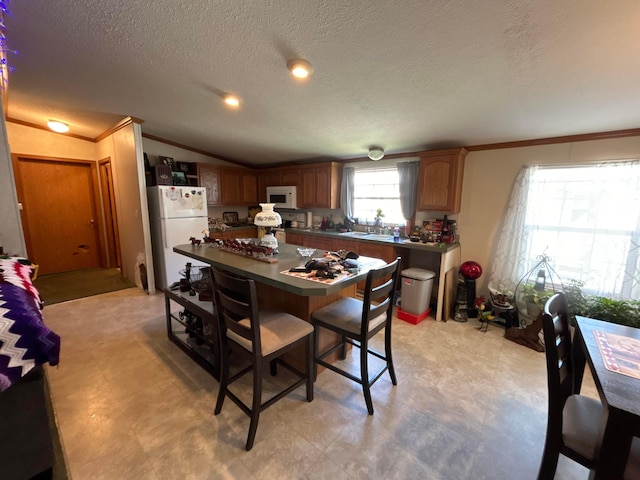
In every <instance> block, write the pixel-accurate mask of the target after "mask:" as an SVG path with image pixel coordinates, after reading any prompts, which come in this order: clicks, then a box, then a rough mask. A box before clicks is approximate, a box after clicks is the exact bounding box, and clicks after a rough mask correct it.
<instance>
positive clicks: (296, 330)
mask: <svg viewBox="0 0 640 480" xmlns="http://www.w3.org/2000/svg"><path fill="white" fill-rule="evenodd" d="M258 315H259V317H260V343H261V347H262V356H263V357H266V356H267V355H270V354H271V353H273V352H275V351H277V350H280V349H281V348H282V347H285V346H286V345H289V344H291V343H293V342H295V341H297V340H299V339H301V338H303V337H305V336H307V335H309V334H311V333H313V327H312V326H311V324H310V323H309V322H305V321H304V320H302V319H300V318H298V317H296V316H295V315H291V314H289V313H285V312H277V311H273V310H264V311H261V312H260V313H259V314H258ZM238 323H240V324H241V325H244V326H245V327H247V328H249V327H250V322H249V319H248V318H245V319H243V320H240V322H238ZM227 337H228V338H229V339H231V340H233V341H234V342H236V343H237V344H239V345H241V346H242V347H243V348H245V349H246V350H248V351H252V350H251V342H250V341H249V340H247V339H246V338H243V337H241V336H239V335H238V334H236V333H234V332H232V331H231V330H227Z"/></svg>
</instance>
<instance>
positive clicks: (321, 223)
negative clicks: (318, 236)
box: [320, 217, 327, 230]
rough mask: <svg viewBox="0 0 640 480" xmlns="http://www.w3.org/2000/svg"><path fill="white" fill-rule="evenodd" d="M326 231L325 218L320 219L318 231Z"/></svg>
mask: <svg viewBox="0 0 640 480" xmlns="http://www.w3.org/2000/svg"><path fill="white" fill-rule="evenodd" d="M326 229H327V218H326V217H322V222H320V230H326Z"/></svg>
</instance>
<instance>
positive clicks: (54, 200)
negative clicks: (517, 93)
mask: <svg viewBox="0 0 640 480" xmlns="http://www.w3.org/2000/svg"><path fill="white" fill-rule="evenodd" d="M13 165H14V171H15V175H16V189H17V192H18V201H19V202H21V203H22V206H23V209H22V225H23V228H24V232H25V241H26V244H27V255H28V256H29V258H30V259H31V260H32V261H33V262H35V263H36V264H38V265H39V270H38V272H39V273H40V274H41V275H44V274H50V273H59V272H66V271H71V270H80V269H84V268H96V267H101V266H102V257H103V256H102V253H101V245H100V235H99V225H100V224H101V223H102V222H101V218H102V215H101V212H100V209H99V208H98V202H97V198H98V196H97V191H98V175H97V165H96V163H95V162H94V161H90V160H62V159H49V158H42V157H22V156H21V157H18V156H13Z"/></svg>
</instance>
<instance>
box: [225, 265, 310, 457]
mask: <svg viewBox="0 0 640 480" xmlns="http://www.w3.org/2000/svg"><path fill="white" fill-rule="evenodd" d="M213 291H214V294H215V303H216V309H217V313H218V322H219V332H220V335H219V339H220V352H221V373H220V387H219V390H218V399H217V401H216V407H215V411H214V414H215V415H218V414H219V413H220V411H221V410H222V404H223V403H224V400H225V398H226V397H229V398H230V399H231V400H232V401H233V402H234V403H235V404H236V405H237V406H238V407H239V408H240V409H241V410H242V411H243V412H244V413H245V414H246V415H247V416H249V417H250V418H251V422H250V425H249V434H248V436H247V443H246V449H247V451H248V450H251V447H253V441H254V439H255V436H256V431H257V429H258V420H259V419H260V413H261V412H262V411H263V410H265V409H266V408H268V407H270V406H271V405H273V404H274V403H275V402H277V401H278V400H280V399H281V398H283V397H285V396H286V395H288V394H289V393H290V392H292V391H293V390H295V389H296V388H298V387H299V386H300V385H302V384H303V383H305V384H306V390H307V391H306V395H307V401H308V402H311V401H312V400H313V357H312V353H313V335H312V334H313V327H312V326H311V324H310V323H309V322H306V321H304V320H302V319H300V318H298V317H295V316H293V315H291V314H289V313H285V312H278V311H271V310H264V311H259V310H258V299H257V294H256V285H255V282H254V281H253V280H249V279H245V278H238V277H234V276H231V275H229V274H227V273H224V272H221V271H219V270H217V269H213ZM302 344H305V345H306V352H305V372H301V371H299V370H298V369H297V368H295V367H293V366H292V365H290V364H289V363H287V362H285V361H284V360H283V359H281V358H280V356H281V355H282V354H283V353H285V352H288V351H290V350H291V349H293V348H295V347H297V346H299V345H302ZM230 349H231V350H233V353H234V354H238V355H239V356H242V357H243V358H244V359H246V360H248V361H249V365H248V366H246V367H244V368H242V369H241V370H240V371H238V372H236V373H234V374H233V375H230ZM267 364H269V365H270V368H271V374H272V375H275V374H276V372H277V371H276V365H277V364H280V365H282V366H283V367H285V368H286V369H287V370H289V371H290V372H292V373H293V374H294V375H295V376H296V377H297V380H296V381H295V382H294V383H293V384H291V385H289V386H287V387H286V388H284V389H282V390H281V391H280V392H279V393H277V394H275V395H274V396H272V397H271V398H270V399H269V400H267V401H265V402H263V401H262V383H263V372H264V367H265V366H266V365H267ZM251 371H253V399H252V403H251V405H250V406H249V405H247V404H245V403H244V402H243V401H242V400H241V399H240V398H239V397H238V396H236V395H235V394H234V393H233V392H232V391H231V390H230V389H229V387H230V386H231V384H233V383H234V382H235V381H237V380H238V379H240V378H242V377H243V376H244V375H246V374H247V373H249V372H251Z"/></svg>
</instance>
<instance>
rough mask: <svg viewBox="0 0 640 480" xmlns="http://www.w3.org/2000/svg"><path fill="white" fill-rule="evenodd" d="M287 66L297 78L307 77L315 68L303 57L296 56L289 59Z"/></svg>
mask: <svg viewBox="0 0 640 480" xmlns="http://www.w3.org/2000/svg"><path fill="white" fill-rule="evenodd" d="M287 68H288V69H289V71H290V72H291V74H292V75H293V76H294V77H297V78H307V77H308V76H309V75H311V72H312V71H313V68H311V64H310V63H309V62H307V61H306V60H303V59H302V58H294V59H293V60H289V61H288V62H287Z"/></svg>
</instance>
